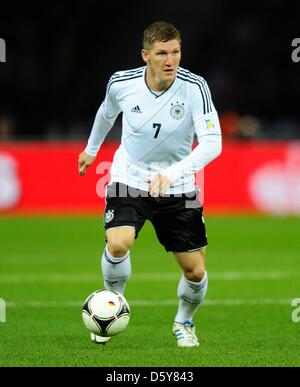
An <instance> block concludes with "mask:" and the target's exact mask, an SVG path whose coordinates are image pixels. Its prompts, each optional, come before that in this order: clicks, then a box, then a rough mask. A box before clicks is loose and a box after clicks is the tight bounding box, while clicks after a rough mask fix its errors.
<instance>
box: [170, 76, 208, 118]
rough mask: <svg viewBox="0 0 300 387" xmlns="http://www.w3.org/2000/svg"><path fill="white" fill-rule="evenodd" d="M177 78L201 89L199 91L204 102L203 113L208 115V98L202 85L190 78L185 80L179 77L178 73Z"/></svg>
mask: <svg viewBox="0 0 300 387" xmlns="http://www.w3.org/2000/svg"><path fill="white" fill-rule="evenodd" d="M177 78H179V79H182V80H183V81H186V82H189V83H193V84H194V85H197V86H198V87H199V90H200V93H201V96H202V101H203V113H204V114H206V113H208V106H207V96H206V94H205V92H204V90H203V87H202V85H201V84H200V83H199V82H195V81H192V80H190V79H189V78H183V77H181V76H179V75H178V73H177Z"/></svg>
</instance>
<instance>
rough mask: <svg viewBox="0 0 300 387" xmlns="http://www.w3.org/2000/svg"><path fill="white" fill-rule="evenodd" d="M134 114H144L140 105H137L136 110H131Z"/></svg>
mask: <svg viewBox="0 0 300 387" xmlns="http://www.w3.org/2000/svg"><path fill="white" fill-rule="evenodd" d="M130 111H131V112H132V113H143V112H142V111H141V109H140V107H139V105H136V106H135V107H134V108H132V109H131V110H130Z"/></svg>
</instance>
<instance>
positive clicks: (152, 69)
mask: <svg viewBox="0 0 300 387" xmlns="http://www.w3.org/2000/svg"><path fill="white" fill-rule="evenodd" d="M142 57H143V59H144V61H145V62H146V63H147V66H148V69H147V80H148V79H149V78H150V79H149V80H150V81H152V82H153V83H154V85H155V84H156V85H161V86H163V85H164V86H165V87H168V86H169V85H170V84H171V83H172V82H173V81H174V79H175V77H176V72H177V69H178V66H179V62H180V58H181V51H180V44H179V42H178V40H177V39H173V40H169V41H167V42H158V41H156V42H155V43H154V44H153V46H152V49H151V50H150V51H148V50H145V49H143V50H142Z"/></svg>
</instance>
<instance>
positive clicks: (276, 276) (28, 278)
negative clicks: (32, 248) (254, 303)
mask: <svg viewBox="0 0 300 387" xmlns="http://www.w3.org/2000/svg"><path fill="white" fill-rule="evenodd" d="M180 275H181V274H180V273H134V272H133V273H132V277H131V280H130V281H131V282H166V281H168V282H172V281H177V280H179V278H180ZM208 276H209V279H210V280H212V281H243V280H248V281H266V280H287V279H293V278H300V273H298V272H294V273H292V272H280V271H265V272H240V271H228V272H220V273H217V272H208ZM93 281H95V282H96V281H102V276H101V274H100V273H99V274H89V273H88V274H80V273H69V274H68V273H46V274H43V273H40V274H38V273H37V274H1V275H0V282H1V283H31V282H32V283H38V282H44V283H45V282H48V283H73V282H74V283H76V282H77V283H81V282H93Z"/></svg>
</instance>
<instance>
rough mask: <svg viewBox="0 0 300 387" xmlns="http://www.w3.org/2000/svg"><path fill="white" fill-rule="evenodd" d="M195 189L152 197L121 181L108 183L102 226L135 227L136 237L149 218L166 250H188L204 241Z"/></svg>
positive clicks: (202, 243) (204, 243)
mask: <svg viewBox="0 0 300 387" xmlns="http://www.w3.org/2000/svg"><path fill="white" fill-rule="evenodd" d="M197 196H198V195H197V192H196V191H194V192H191V193H187V194H180V195H170V196H164V197H151V196H150V195H149V193H148V192H147V191H141V190H138V189H136V188H132V187H128V186H127V185H125V184H122V183H112V184H110V185H108V186H107V191H106V208H105V214H104V228H105V230H108V229H110V228H114V227H120V226H133V227H135V230H136V234H135V238H137V236H138V233H139V231H140V230H141V228H142V227H143V225H144V223H145V221H146V220H150V222H151V223H152V224H153V227H154V229H155V232H156V235H157V238H158V240H159V242H160V243H161V244H162V245H163V246H164V247H165V249H166V251H174V252H187V251H193V250H198V249H200V248H202V247H204V246H206V245H207V237H206V231H205V224H204V220H203V215H202V213H203V208H202V206H201V204H200V202H199V201H198V198H197Z"/></svg>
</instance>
